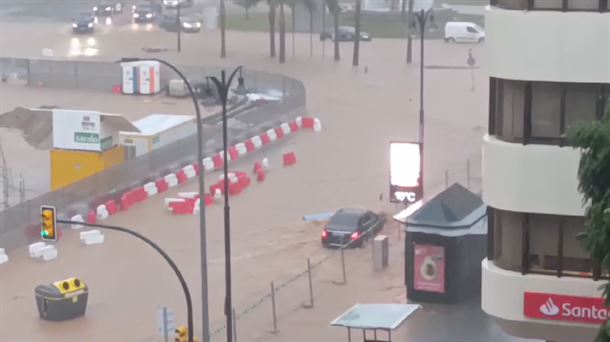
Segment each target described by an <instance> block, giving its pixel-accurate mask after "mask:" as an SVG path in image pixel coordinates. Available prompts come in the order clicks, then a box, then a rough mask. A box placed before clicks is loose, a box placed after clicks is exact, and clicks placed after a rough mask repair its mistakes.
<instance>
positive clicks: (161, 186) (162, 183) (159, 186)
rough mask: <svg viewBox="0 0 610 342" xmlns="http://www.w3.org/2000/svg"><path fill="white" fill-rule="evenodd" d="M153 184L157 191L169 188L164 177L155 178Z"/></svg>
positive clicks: (164, 190)
mask: <svg viewBox="0 0 610 342" xmlns="http://www.w3.org/2000/svg"><path fill="white" fill-rule="evenodd" d="M155 186H156V187H157V192H158V193H162V192H166V191H167V189H168V188H169V184H168V183H167V181H166V180H165V178H162V179H159V180H157V181H156V182H155Z"/></svg>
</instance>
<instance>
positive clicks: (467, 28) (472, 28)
mask: <svg viewBox="0 0 610 342" xmlns="http://www.w3.org/2000/svg"><path fill="white" fill-rule="evenodd" d="M466 31H468V32H470V33H479V31H477V30H475V29H474V27H470V26H466Z"/></svg>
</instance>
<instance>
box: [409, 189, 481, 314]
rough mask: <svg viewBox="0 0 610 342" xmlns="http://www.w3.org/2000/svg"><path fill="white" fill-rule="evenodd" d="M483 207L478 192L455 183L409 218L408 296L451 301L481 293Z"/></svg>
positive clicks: (454, 301) (412, 298) (416, 298)
mask: <svg viewBox="0 0 610 342" xmlns="http://www.w3.org/2000/svg"><path fill="white" fill-rule="evenodd" d="M486 211H487V210H486V206H485V205H484V203H483V201H481V199H480V197H479V196H478V195H476V194H474V193H472V192H470V191H469V190H468V189H466V188H464V187H463V186H461V185H459V184H457V183H456V184H453V185H452V186H451V187H449V188H447V189H446V190H445V191H443V192H442V193H440V194H438V195H437V196H436V197H434V198H432V199H431V200H429V201H428V202H427V203H426V204H424V205H423V206H422V207H421V208H419V209H418V210H417V211H415V212H413V214H412V215H411V216H410V217H408V218H407V221H406V234H405V285H406V287H407V298H409V299H410V300H413V301H416V302H428V303H442V304H454V303H459V302H461V301H463V300H465V299H467V298H470V297H472V296H474V295H475V294H478V293H480V291H481V261H482V260H483V259H484V258H485V254H486V251H487V249H486V246H487V215H486Z"/></svg>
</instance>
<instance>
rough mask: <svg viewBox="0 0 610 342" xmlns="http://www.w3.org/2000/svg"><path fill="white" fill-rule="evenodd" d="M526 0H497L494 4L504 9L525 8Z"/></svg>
mask: <svg viewBox="0 0 610 342" xmlns="http://www.w3.org/2000/svg"><path fill="white" fill-rule="evenodd" d="M527 2H528V0H497V4H496V6H498V7H500V8H504V9H518V10H525V9H527Z"/></svg>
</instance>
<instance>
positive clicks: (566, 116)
mask: <svg viewBox="0 0 610 342" xmlns="http://www.w3.org/2000/svg"><path fill="white" fill-rule="evenodd" d="M491 84H493V89H491V88H490V90H492V91H491V92H490V121H489V124H490V127H489V132H490V134H493V135H495V136H496V137H498V138H499V139H501V140H504V141H508V142H523V143H524V144H527V143H538V144H555V145H560V146H561V145H563V144H565V143H566V141H565V134H566V132H567V130H568V129H569V128H570V127H572V126H574V125H575V124H576V123H578V122H591V121H594V120H599V119H601V118H602V117H603V115H604V113H607V111H608V110H610V95H609V93H610V84H599V83H561V82H525V81H513V80H505V79H498V78H492V82H491ZM492 126H493V127H492Z"/></svg>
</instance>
